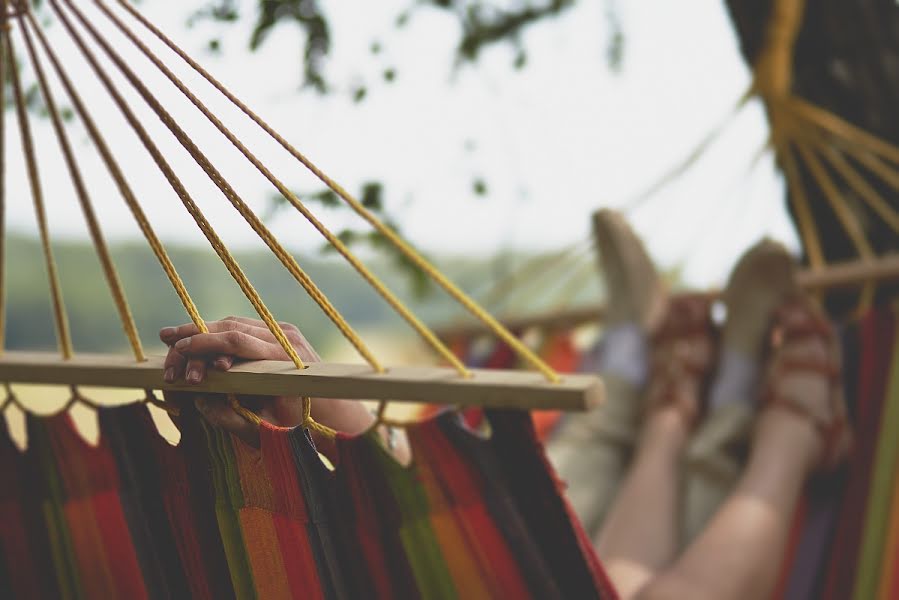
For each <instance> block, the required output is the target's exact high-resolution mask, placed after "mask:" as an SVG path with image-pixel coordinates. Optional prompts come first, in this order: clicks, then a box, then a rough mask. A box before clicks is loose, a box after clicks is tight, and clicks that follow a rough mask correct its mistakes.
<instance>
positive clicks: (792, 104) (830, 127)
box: [787, 97, 899, 164]
mask: <svg viewBox="0 0 899 600" xmlns="http://www.w3.org/2000/svg"><path fill="white" fill-rule="evenodd" d="M787 108H788V109H789V110H790V111H791V112H793V113H794V114H795V115H796V116H797V117H799V118H801V119H804V120H806V121H808V122H810V123H813V124H815V125H817V126H818V127H820V128H821V129H824V130H826V131H829V132H830V133H832V134H833V135H834V136H836V140H837V141H839V140H844V141H846V142H848V143H851V144H853V145H855V146H859V147H861V148H863V149H864V150H866V151H868V152H874V153H875V154H879V155H881V156H882V157H884V158H886V159H887V160H889V161H890V162H893V163H896V164H899V147H896V146H894V145H893V144H891V143H889V142H886V141H884V140H882V139H880V138H879V137H877V136H876V135H873V134H870V133H868V132H867V131H865V130H864V129H862V128H861V127H856V126H855V125H853V124H852V123H850V122H848V121H846V120H845V119H841V118H840V117H838V116H836V115H835V114H833V113H831V112H829V111H826V110H824V109H823V108H820V107H818V106H815V105H814V104H811V103H809V102H806V101H805V100H803V99H801V98H796V97H794V98H791V99H790V100H789V102H788V104H787Z"/></svg>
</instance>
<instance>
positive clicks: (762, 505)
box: [641, 410, 821, 599]
mask: <svg viewBox="0 0 899 600" xmlns="http://www.w3.org/2000/svg"><path fill="white" fill-rule="evenodd" d="M820 452H821V439H820V436H819V434H818V432H817V431H816V430H815V429H814V427H813V426H812V424H811V423H810V422H809V420H808V419H806V418H804V417H800V416H797V415H793V414H791V413H789V412H786V411H781V410H776V411H766V412H765V413H764V414H763V415H762V416H761V418H760V420H759V424H758V433H757V436H756V441H755V446H754V449H753V452H752V455H751V458H750V460H749V464H748V465H747V468H746V471H745V473H744V474H743V476H742V478H741V479H740V482H739V483H738V484H737V488H736V490H735V491H734V493H733V494H732V495H731V497H730V498H729V499H728V500H727V502H726V503H725V504H724V506H722V508H721V510H720V511H719V512H718V513H717V514H716V515H715V517H714V518H713V519H712V521H711V522H710V523H709V525H708V528H707V529H706V530H705V531H704V532H703V534H702V535H700V537H699V538H698V539H697V540H696V541H695V542H694V543H693V544H692V545H691V546H690V547H689V548H688V550H687V552H686V553H685V554H684V555H683V557H682V558H681V559H680V560H678V561H677V563H676V564H675V565H674V566H673V567H672V568H671V569H670V570H668V571H667V572H665V573H664V574H663V575H661V576H660V577H659V578H658V579H656V580H655V581H653V583H652V584H651V585H650V586H649V587H648V588H647V589H645V590H644V591H643V593H642V594H641V596H643V597H646V598H696V599H700V598H716V599H718V598H722V599H724V598H747V599H755V598H766V597H767V596H768V594H770V593H771V590H772V588H773V586H774V584H775V583H776V579H777V575H778V572H779V570H780V566H781V564H782V562H783V553H784V549H785V547H786V544H787V537H788V535H789V530H790V524H791V520H792V518H793V514H794V511H795V510H796V503H797V501H798V499H799V494H800V491H801V489H802V486H803V484H804V482H805V480H806V477H807V476H808V474H809V473H810V472H811V470H812V469H813V467H814V465H815V463H816V461H817V460H818V458H819V456H820Z"/></svg>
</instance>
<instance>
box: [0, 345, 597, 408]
mask: <svg viewBox="0 0 899 600" xmlns="http://www.w3.org/2000/svg"><path fill="white" fill-rule="evenodd" d="M162 363H163V358H162V357H159V356H152V357H150V358H149V359H148V360H147V361H146V362H142V363H137V362H135V361H134V359H133V358H130V357H127V356H121V355H114V354H79V355H76V356H75V357H74V358H72V359H70V360H63V359H61V358H59V356H58V355H57V354H51V353H43V352H6V353H5V354H3V355H2V356H0V381H11V382H15V383H34V384H58V385H84V386H96V387H122V388H135V389H155V390H171V391H193V392H217V393H235V394H252V395H265V396H309V397H314V398H347V399H360V400H390V401H401V402H428V403H433V404H451V405H461V406H484V407H491V408H522V409H552V410H565V411H582V410H588V409H590V408H593V407H595V406H598V405H599V404H600V403H601V402H602V401H603V400H604V396H605V388H604V387H603V384H602V381H600V379H599V378H598V377H595V376H590V375H564V376H563V378H562V381H561V382H560V383H550V382H548V381H546V379H545V378H544V377H543V376H542V375H540V374H539V373H533V372H527V371H501V370H482V369H474V370H472V374H473V377H471V378H470V379H464V378H462V377H461V376H460V375H459V374H458V373H457V372H456V371H455V370H453V369H446V368H438V367H396V368H391V369H388V370H387V372H386V373H375V372H374V371H372V369H371V368H370V367H368V366H365V365H347V364H334V363H313V364H310V365H309V366H308V367H307V368H306V369H303V370H297V369H296V368H295V367H294V365H293V363H290V362H286V361H285V362H282V361H252V362H246V363H242V364H239V365H235V366H234V367H233V368H232V369H231V370H230V371H229V372H227V373H223V372H220V371H213V370H210V371H209V372H208V373H207V380H206V381H205V382H204V383H202V384H200V385H187V384H185V383H183V382H180V383H178V384H175V385H173V384H167V383H165V381H163V379H162V373H163V368H162Z"/></svg>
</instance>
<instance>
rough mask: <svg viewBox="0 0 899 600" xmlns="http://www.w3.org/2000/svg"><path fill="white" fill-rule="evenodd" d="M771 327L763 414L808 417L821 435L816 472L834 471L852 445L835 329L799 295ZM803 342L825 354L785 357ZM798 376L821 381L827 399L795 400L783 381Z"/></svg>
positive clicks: (809, 302) (776, 317)
mask: <svg viewBox="0 0 899 600" xmlns="http://www.w3.org/2000/svg"><path fill="white" fill-rule="evenodd" d="M774 323H775V325H774V328H773V329H772V339H771V351H772V358H771V360H770V362H769V365H770V366H769V370H768V375H767V377H766V382H765V387H764V391H763V393H762V410H767V409H779V410H786V411H788V412H791V413H793V414H795V415H798V416H800V417H802V418H805V419H808V420H809V421H810V422H811V423H812V424H813V425H814V426H815V429H817V430H818V432H819V433H820V435H821V439H822V442H823V446H824V451H823V453H822V456H821V460H820V463H819V465H820V468H821V469H824V470H827V469H831V468H834V467H836V466H838V465H839V464H840V463H841V462H842V460H843V459H845V457H846V455H847V454H848V451H849V448H850V446H851V443H852V431H851V429H850V427H849V421H848V420H847V413H846V402H845V398H844V397H843V381H842V369H841V359H840V346H839V343H838V341H837V339H836V335H835V332H834V329H833V327H832V325H831V324H830V323H829V322H828V321H827V320H826V319H825V317H824V316H823V315H822V314H821V312H820V311H819V310H818V309H817V308H816V307H815V306H814V305H813V304H812V303H811V301H810V300H809V299H807V298H804V297H803V298H799V299H794V300H792V301H791V302H789V303H787V304H785V305H784V306H783V307H781V309H779V310H778V312H777V314H776V316H775V321H774ZM808 339H818V340H820V341H821V342H823V343H824V345H825V346H826V348H827V350H828V352H827V356H826V357H822V358H797V357H791V356H788V355H787V353H786V348H787V347H788V345H789V344H791V343H795V342H797V341H802V340H808ZM798 375H805V376H811V377H815V376H818V377H821V378H824V379H825V380H826V386H827V395H826V396H827V397H826V401H825V400H824V399H812V400H809V399H808V398H807V397H806V398H799V397H797V396H796V395H792V394H790V393H789V390H785V389H784V387H785V379H786V378H788V377H790V376H798ZM822 409H823V410H822Z"/></svg>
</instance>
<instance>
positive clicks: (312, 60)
mask: <svg viewBox="0 0 899 600" xmlns="http://www.w3.org/2000/svg"><path fill="white" fill-rule="evenodd" d="M615 1H616V0H605V2H606V18H607V21H608V26H609V29H610V30H611V32H612V33H611V35H610V40H609V45H608V50H607V58H608V61H609V65H610V66H612V67H613V68H615V69H617V68H618V67H619V66H620V64H621V60H622V56H623V50H624V36H623V35H622V32H621V25H620V22H619V19H618V11H617V10H616V8H615ZM577 3H578V0H543V2H536V3H535V2H532V1H531V0H517V1H515V2H511V3H509V2H500V1H498V0H418V1H417V2H414V3H413V4H412V5H411V6H410V7H409V8H408V9H406V10H405V11H403V12H401V13H400V14H399V15H397V17H396V19H395V23H396V27H397V28H398V29H401V28H404V27H407V26H409V25H410V24H411V23H412V22H413V19H412V17H413V16H414V14H415V13H416V12H417V11H421V10H425V9H429V8H430V9H437V10H441V11H445V12H446V13H447V14H449V15H451V16H453V17H455V18H456V19H457V20H458V21H459V24H460V26H461V27H460V30H461V37H460V39H459V42H458V45H457V48H456V63H457V64H462V63H474V62H476V61H477V59H478V58H479V57H480V55H481V52H482V51H483V50H484V49H486V48H489V47H491V46H495V45H498V44H510V43H511V44H513V45H514V47H515V48H516V56H515V59H514V62H513V66H514V67H515V68H516V69H521V68H523V67H525V66H526V65H527V51H526V48H525V47H524V44H523V41H522V35H523V34H524V32H525V31H526V30H527V29H528V28H530V27H532V26H533V25H536V24H538V23H541V22H545V21H546V20H548V19H552V18H554V17H557V16H559V15H561V14H563V13H565V12H567V11H568V10H570V9H571V8H572V7H574V6H575V5H577ZM322 4H323V3H322V2H321V1H320V0H257V5H256V15H255V19H256V20H255V25H254V28H253V33H252V36H251V38H250V49H251V50H256V49H257V48H259V47H260V46H261V45H262V44H263V43H264V42H265V40H266V38H267V37H268V35H269V34H270V33H271V31H272V30H273V29H274V28H275V27H276V26H277V25H279V24H280V23H293V24H296V25H298V26H299V27H300V29H301V30H302V33H303V35H304V36H305V46H304V50H303V56H302V64H303V84H304V85H305V86H309V87H312V88H313V89H315V90H317V91H319V92H327V91H328V90H329V89H330V86H329V85H328V82H327V78H326V75H325V69H324V59H325V58H326V56H327V54H328V53H329V51H330V50H331V34H330V26H329V22H328V15H327V11H326V10H324V8H323V6H322ZM239 18H240V12H239V9H238V0H209V4H208V6H206V7H205V8H203V9H201V10H200V11H197V12H196V13H195V14H194V15H193V16H192V17H191V19H190V21H189V22H191V23H193V22H196V21H197V20H199V19H212V20H214V21H219V22H223V23H231V22H234V21H237V20H238V19H239ZM211 47H213V48H217V47H218V46H217V41H216V40H213V41H212V42H211ZM382 49H383V44H382V42H380V41H373V42H372V43H371V45H370V51H371V53H372V54H379V53H380V52H381V51H382ZM382 75H383V79H384V81H385V82H386V83H392V82H394V81H395V80H396V76H397V72H396V69H395V68H392V67H391V68H387V69H385V70H384V71H383V73H382ZM352 94H353V98H354V100H356V101H361V100H363V99H364V98H365V96H366V95H367V90H366V88H364V87H357V88H355V89H353V91H352Z"/></svg>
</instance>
